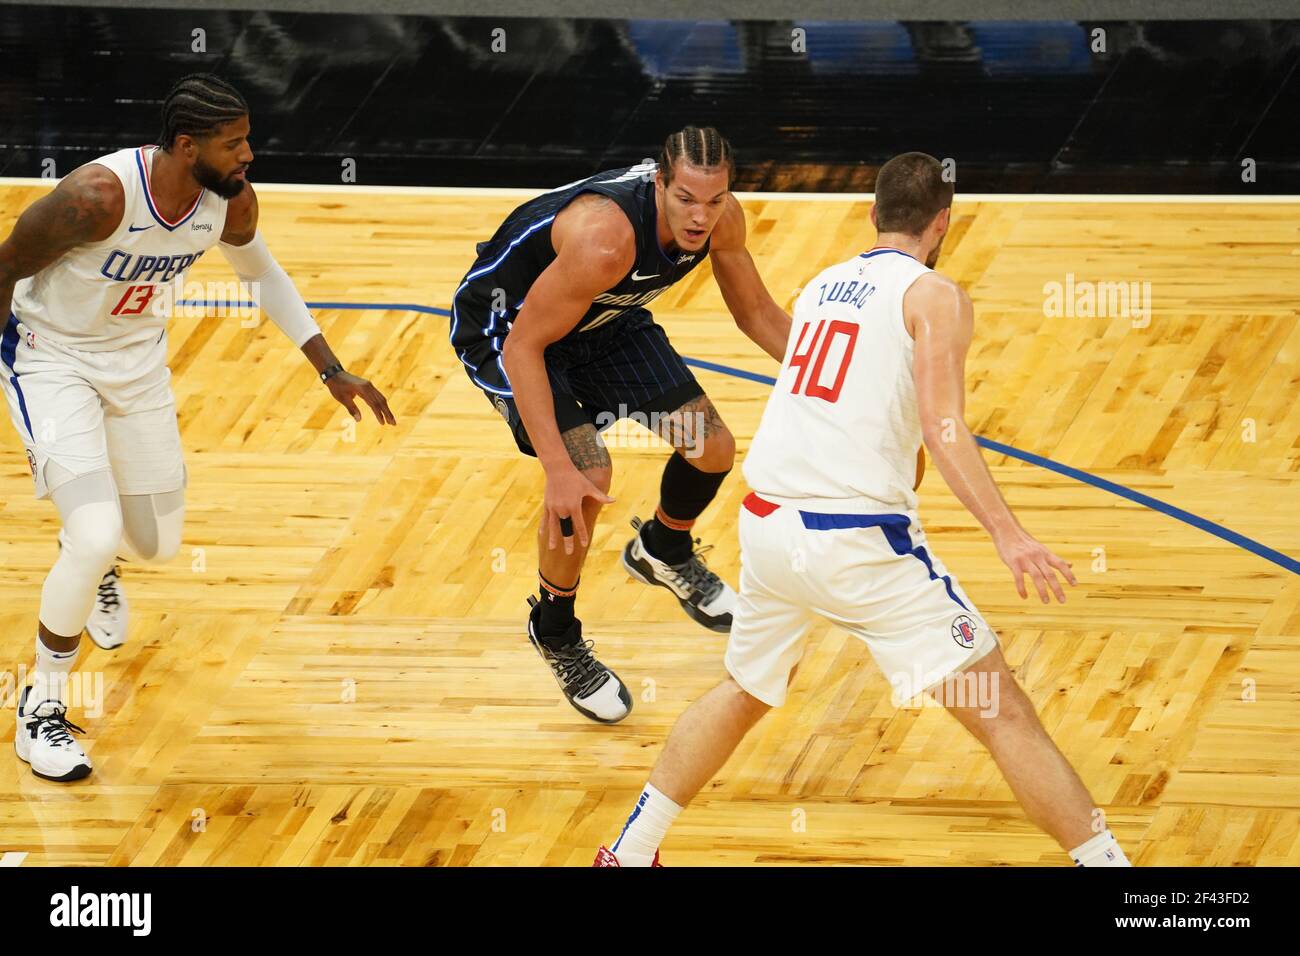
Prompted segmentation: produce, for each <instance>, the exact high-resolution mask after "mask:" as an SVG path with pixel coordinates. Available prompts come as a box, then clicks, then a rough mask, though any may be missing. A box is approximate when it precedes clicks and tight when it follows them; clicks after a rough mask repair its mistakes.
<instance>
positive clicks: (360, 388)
mask: <svg viewBox="0 0 1300 956" xmlns="http://www.w3.org/2000/svg"><path fill="white" fill-rule="evenodd" d="M325 384H326V385H328V386H329V390H330V394H331V395H333V396H334V400H335V401H336V402H338V403H339V404H340V405H342V406H343V407H344V408H346V409H347V410H348V414H349V415H351V416H352V417H353V418H355V419H356V420H357V421H361V412H360V410H359V409H358V408H357V399H358V398H359V399H361V400H362V401H363V402H365V403H366V404H367V405H369V406H370V410H371V411H372V412H374V413H375V418H376V419H378V421H379V424H381V425H396V424H397V419H396V418H394V417H393V412H392V410H391V409H390V408H389V407H388V399H386V398H384V393H383V392H381V391H380V390H379V389H377V388H375V387H374V386H373V385H371V384H370V382H369V380H368V379H364V378H362V377H361V376H359V375H353V374H352V373H350V372H339V373H338V374H337V375H334V376H332V377H330V379H329V380H328V381H326V382H325Z"/></svg>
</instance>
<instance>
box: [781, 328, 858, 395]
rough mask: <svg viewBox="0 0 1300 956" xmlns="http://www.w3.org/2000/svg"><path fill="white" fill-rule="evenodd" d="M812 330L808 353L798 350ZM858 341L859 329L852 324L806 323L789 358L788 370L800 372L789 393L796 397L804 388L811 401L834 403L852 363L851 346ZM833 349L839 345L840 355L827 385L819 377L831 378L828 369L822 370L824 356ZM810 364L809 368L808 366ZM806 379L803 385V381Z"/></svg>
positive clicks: (825, 358) (824, 362)
mask: <svg viewBox="0 0 1300 956" xmlns="http://www.w3.org/2000/svg"><path fill="white" fill-rule="evenodd" d="M810 329H812V341H811V342H809V343H808V349H807V351H800V350H801V349H802V348H803V342H804V339H805V338H806V337H807V335H808V331H809V330H810ZM857 341H858V327H857V325H856V324H854V323H852V322H844V321H841V320H839V319H834V320H831V321H829V322H828V321H827V320H826V319H821V320H820V321H818V322H817V323H815V327H814V323H812V322H806V323H804V326H803V328H801V329H800V330H799V340H798V341H797V342H795V346H794V354H793V355H792V356H790V367H791V368H797V369H799V375H798V377H796V378H795V380H794V386H793V387H792V388H791V389H790V391H791V392H792V393H793V394H795V395H798V394H799V390H800V389H801V388H802V389H803V394H805V395H807V396H809V397H810V398H820V399H822V400H823V401H827V402H837V401H839V398H840V388H841V387H842V386H843V385H844V376H845V375H847V374H848V371H849V362H851V361H853V347H854V345H856V344H857ZM836 346H842V348H843V353H842V354H841V355H840V356H839V362H838V365H837V368H836V370H835V371H834V376H835V382H834V384H833V385H830V386H827V385H824V384H822V381H823V379H822V375H823V372H825V374H826V376H827V377H830V375H831V370H828V369H824V368H823V366H825V365H826V360H827V357H828V356H829V355H830V354H831V349H832V348H834V347H836ZM810 364H811V368H809V365H810ZM805 378H807V380H808V381H807V384H806V385H805V383H804V379H805Z"/></svg>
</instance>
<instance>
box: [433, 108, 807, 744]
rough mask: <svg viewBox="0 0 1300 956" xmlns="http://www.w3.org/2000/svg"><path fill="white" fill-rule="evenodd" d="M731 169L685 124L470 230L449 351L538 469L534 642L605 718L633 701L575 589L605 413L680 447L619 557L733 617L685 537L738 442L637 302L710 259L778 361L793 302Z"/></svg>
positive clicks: (595, 714)
mask: <svg viewBox="0 0 1300 956" xmlns="http://www.w3.org/2000/svg"><path fill="white" fill-rule="evenodd" d="M734 171H735V164H734V160H733V157H732V151H731V147H730V146H729V145H728V143H727V141H726V140H725V139H723V138H722V136H720V135H719V134H718V132H717V131H716V130H714V129H711V128H708V129H701V128H699V127H694V126H689V127H687V128H686V129H683V130H681V131H680V132H677V133H674V134H673V135H671V136H670V137H668V140H667V142H666V143H665V144H664V148H663V151H662V153H661V154H660V157H659V161H658V163H645V164H642V165H639V166H631V167H627V168H624V169H615V170H611V171H608V172H604V173H598V174H597V175H595V176H592V177H590V178H588V179H583V180H579V181H578V182H574V183H570V184H568V185H567V186H561V187H559V188H558V189H554V190H551V191H550V192H548V193H544V194H542V195H541V196H539V197H537V198H536V199H533V200H531V201H529V202H526V203H524V204H523V205H522V206H520V207H519V208H518V209H516V210H515V211H514V212H512V213H511V214H510V215H509V216H508V217H507V218H506V220H505V222H503V223H502V225H501V227H500V228H499V229H497V231H496V234H495V235H494V236H493V237H492V238H491V239H490V240H488V241H487V242H483V243H480V244H479V246H478V260H477V261H476V262H475V263H474V266H473V268H471V269H470V270H469V272H468V273H467V274H466V275H465V278H464V280H463V281H462V283H461V284H460V286H459V288H457V290H456V293H455V295H454V296H453V297H452V320H451V343H452V345H453V347H454V348H455V350H456V354H457V356H458V358H459V359H460V361H461V362H462V363H463V364H464V366H465V370H466V373H467V374H468V375H469V377H470V380H471V381H472V382H473V383H474V384H475V385H476V386H477V387H478V388H480V389H482V390H483V392H484V394H485V395H486V396H487V397H488V399H489V400H490V401H491V402H492V404H493V405H494V406H495V407H496V409H497V411H498V412H500V414H501V415H502V417H503V418H505V420H506V422H507V424H508V425H509V427H510V430H511V432H512V434H513V436H514V439H515V442H516V444H517V445H518V447H519V449H520V451H522V452H523V453H524V454H527V455H533V456H536V457H537V459H538V460H539V462H540V463H541V466H542V468H543V470H544V471H545V474H546V491H545V495H544V498H543V501H542V514H541V521H540V524H539V527H538V555H539V558H538V564H539V568H538V574H539V578H540V600H538V599H536V598H531V597H530V598H529V603H530V604H531V605H532V610H531V612H530V614H529V619H528V637H529V640H530V641H532V643H533V646H534V647H535V648H536V649H537V652H538V654H540V655H541V657H542V659H543V660H544V661H545V662H546V663H547V664H548V665H549V666H550V667H551V670H552V672H553V674H554V676H555V679H556V681H557V682H558V683H559V685H560V687H561V688H562V690H563V691H564V695H565V697H566V698H567V699H568V701H569V703H571V704H572V705H573V706H574V708H576V709H577V710H578V712H579V713H581V714H583V715H584V716H586V717H588V718H590V719H592V720H595V721H599V722H602V723H615V722H617V721H619V720H622V719H623V718H624V717H626V716H627V715H628V713H629V712H630V711H631V709H632V699H631V695H630V694H629V693H628V691H627V688H626V686H624V684H623V682H622V681H620V680H619V678H618V676H617V675H616V674H615V673H614V672H613V671H612V670H610V669H609V668H608V667H605V666H604V665H603V664H601V663H600V661H598V660H597V659H596V657H595V654H594V653H593V650H592V644H591V642H590V641H584V640H583V639H582V624H581V622H580V621H579V620H578V619H577V618H576V616H575V614H574V604H575V598H576V595H577V589H578V583H579V576H580V574H581V571H582V566H583V561H584V559H585V558H586V554H587V548H588V544H589V542H590V535H591V530H592V527H593V526H594V525H595V522H596V517H597V514H598V513H599V511H600V508H601V506H602V505H604V504H607V503H609V502H611V501H613V500H614V499H613V498H611V497H609V489H610V484H611V481H612V479H613V470H612V466H611V461H610V457H609V452H608V451H607V449H606V447H605V444H604V443H603V442H602V441H601V439H600V437H599V432H600V430H601V429H603V428H605V427H608V426H609V425H611V424H613V422H614V421H615V420H617V419H619V418H628V417H634V416H635V417H637V418H639V420H641V421H643V422H644V421H649V422H650V423H651V424H652V427H654V428H655V429H656V430H657V431H658V433H659V434H660V435H661V436H662V437H663V438H664V439H665V440H666V441H667V442H668V443H669V444H671V445H672V446H673V449H674V453H673V454H672V455H670V456H669V458H668V462H667V464H666V466H665V467H664V471H663V477H662V480H661V482H660V490H659V504H658V507H657V509H656V511H655V515H654V517H653V518H652V519H651V520H649V521H646V522H645V523H644V524H643V523H641V522H640V521H639V520H637V519H633V522H632V526H633V528H634V529H636V532H637V533H636V536H635V537H634V538H632V540H631V541H629V542H628V544H627V547H626V548H624V551H623V564H624V566H625V567H626V569H627V571H628V572H629V573H630V574H631V575H632V576H633V577H634V578H636V579H637V580H639V581H642V582H644V583H646V584H652V585H657V586H660V587H664V588H667V589H668V590H669V591H671V592H672V594H673V595H674V596H675V597H676V599H677V600H678V602H679V603H680V604H681V606H682V608H683V609H684V610H685V611H686V613H687V614H688V615H689V616H690V617H691V618H692V619H693V620H695V621H697V622H699V623H700V624H702V625H703V626H704V627H707V628H709V629H710V630H713V631H717V632H720V633H726V632H727V631H729V630H730V628H731V615H732V610H733V608H734V607H735V602H736V594H735V592H734V591H733V590H732V589H731V588H730V587H728V586H727V584H726V583H725V582H723V581H722V580H721V579H720V578H719V577H718V576H717V575H716V574H714V573H713V572H712V571H710V570H709V569H708V567H707V566H706V565H705V564H704V561H703V559H702V558H701V556H700V551H695V550H694V545H696V544H698V543H699V542H698V540H696V539H693V538H692V536H691V528H692V526H693V525H694V523H695V520H696V519H697V518H698V517H699V515H700V514H701V513H702V512H703V511H704V509H705V508H706V507H708V505H709V503H710V502H711V501H712V500H713V499H714V497H715V496H716V495H717V493H718V489H719V488H720V487H721V485H722V482H723V479H725V478H726V477H727V474H728V472H729V471H730V470H731V466H732V463H733V459H734V457H735V440H734V439H733V438H732V435H731V432H730V431H729V430H728V429H727V426H726V425H725V424H723V421H722V418H721V416H719V415H718V410H717V409H716V408H715V407H714V406H713V403H712V402H711V401H709V398H708V396H706V395H705V394H704V390H703V389H702V388H701V387H700V385H699V383H698V382H696V380H695V376H694V375H693V374H691V371H690V369H689V368H687V366H686V363H685V362H683V361H682V358H681V356H680V355H678V354H677V351H676V350H675V349H674V348H673V347H672V345H671V344H670V343H669V341H668V336H667V335H666V334H665V332H664V330H663V328H662V327H660V326H659V325H658V324H656V323H655V321H654V319H653V317H652V316H651V314H650V312H649V311H647V309H646V306H648V305H649V304H650V303H651V302H652V301H653V300H654V299H655V298H656V297H657V296H659V295H660V294H661V293H662V292H664V291H665V290H666V289H668V288H669V287H670V286H671V285H672V284H673V283H675V282H678V281H680V280H681V279H683V278H685V277H686V276H687V275H689V274H690V273H691V271H692V270H694V269H695V268H696V267H697V266H699V265H700V263H701V262H703V261H704V259H705V258H706V257H708V259H709V260H710V262H711V264H712V267H713V275H714V278H715V279H716V280H717V282H718V287H719V289H720V290H721V292H722V297H723V300H724V301H725V302H726V304H727V308H728V309H729V310H730V311H731V314H732V316H733V318H734V319H735V321H736V325H737V326H738V327H739V328H740V330H741V331H742V332H744V333H745V334H746V335H747V336H749V338H751V339H752V340H753V341H754V342H755V343H757V344H758V346H759V347H760V348H762V349H763V351H765V352H767V353H768V354H769V355H771V356H772V357H773V358H775V359H777V360H778V361H780V359H781V357H782V355H783V353H784V351H785V341H786V337H787V334H788V332H789V329H790V317H789V315H787V314H786V312H785V311H784V310H783V309H782V308H781V307H780V306H778V305H777V304H776V302H774V301H773V299H772V297H771V296H770V295H769V294H768V292H767V289H766V288H764V286H763V282H762V280H761V279H760V278H759V275H758V270H757V269H756V268H755V267H754V262H753V259H752V258H750V255H749V252H748V251H747V250H746V248H745V216H744V212H743V211H742V210H741V207H740V203H739V202H737V201H736V199H735V197H734V196H732V194H731V191H730V186H731V177H732V175H733V173H734ZM641 416H644V417H641ZM702 550H704V549H701V551H702Z"/></svg>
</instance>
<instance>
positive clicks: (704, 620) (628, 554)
mask: <svg viewBox="0 0 1300 956" xmlns="http://www.w3.org/2000/svg"><path fill="white" fill-rule="evenodd" d="M643 526H644V525H643V522H642V521H641V519H640V518H633V519H632V527H633V528H635V529H636V537H634V538H633V539H632V540H631V541H629V542H628V543H627V547H625V548H624V549H623V567H624V568H626V569H627V573H628V574H630V575H631V576H632V577H634V578H636V579H637V580H638V581H640V582H642V583H643V584H654V585H658V586H659V587H661V588H667V589H668V590H669V591H672V592H673V596H674V597H675V598H677V603H679V604H680V605H681V606H682V610H684V611H685V612H686V613H687V614H688V615H690V617H691V619H692V620H694V621H697V622H698V623H700V624H703V625H704V626H705V627H707V628H708V629H709V630H710V631H715V632H717V633H719V634H729V633H731V615H732V614H733V613H734V612H735V610H736V600H737V598H736V592H735V591H733V590H732V589H731V585H729V584H727V582H726V581H724V580H722V579H721V578H720V577H718V576H717V575H716V574H714V573H713V572H712V571H710V570H709V568H708V565H706V564H705V563H704V558H703V554H704V552H705V551H708V550H709V548H711V547H713V545H711V544H710V545H706V546H704V547H703V548H700V549H699V550H698V551H695V552H694V553H692V554H691V556H690V558H689V559H687V560H686V561H684V562H682V563H681V564H669V563H668V562H667V561H660V560H659V559H658V558H656V557H655V556H654V555H653V554H651V553H650V552H649V551H647V550H646V546H645V538H644V535H643V534H642V531H641V529H642V527H643ZM695 543H696V544H699V543H700V540H699V538H696V539H695Z"/></svg>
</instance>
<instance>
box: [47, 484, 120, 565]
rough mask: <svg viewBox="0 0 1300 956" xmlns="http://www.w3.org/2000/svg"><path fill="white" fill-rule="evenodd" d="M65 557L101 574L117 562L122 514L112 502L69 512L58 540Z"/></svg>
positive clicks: (95, 504)
mask: <svg viewBox="0 0 1300 956" xmlns="http://www.w3.org/2000/svg"><path fill="white" fill-rule="evenodd" d="M59 541H60V544H61V546H62V548H63V550H64V551H65V552H66V553H67V555H68V557H69V558H71V559H72V560H74V561H77V562H78V563H79V564H83V565H84V566H86V567H88V568H95V569H98V573H99V574H103V573H104V572H105V571H107V570H108V568H109V567H110V566H111V565H112V564H113V561H114V560H115V559H116V558H117V552H118V545H119V544H121V541H122V513H121V511H119V510H118V507H117V504H116V503H115V502H102V501H101V502H91V503H88V504H84V505H81V506H80V507H79V508H75V509H73V510H72V511H71V512H69V514H68V515H67V517H66V518H64V521H63V534H62V535H60V538H59Z"/></svg>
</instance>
